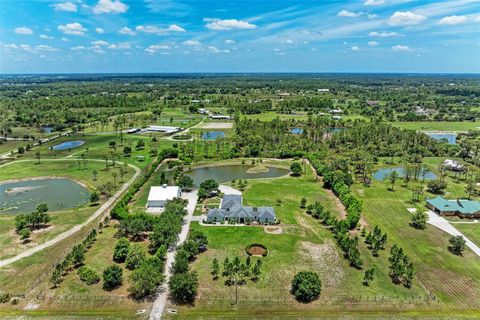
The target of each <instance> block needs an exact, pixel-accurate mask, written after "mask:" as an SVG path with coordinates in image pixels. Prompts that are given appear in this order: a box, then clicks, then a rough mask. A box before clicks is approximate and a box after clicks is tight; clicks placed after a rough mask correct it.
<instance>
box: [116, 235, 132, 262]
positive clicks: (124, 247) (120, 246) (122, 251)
mask: <svg viewBox="0 0 480 320" xmlns="http://www.w3.org/2000/svg"><path fill="white" fill-rule="evenodd" d="M129 252H130V242H129V241H128V239H127V238H120V239H118V241H117V244H116V245H115V249H114V250H113V261H115V262H125V259H126V258H127V255H128V253H129Z"/></svg>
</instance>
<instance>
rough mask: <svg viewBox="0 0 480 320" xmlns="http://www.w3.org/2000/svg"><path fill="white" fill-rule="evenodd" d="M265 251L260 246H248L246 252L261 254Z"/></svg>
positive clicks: (253, 254)
mask: <svg viewBox="0 0 480 320" xmlns="http://www.w3.org/2000/svg"><path fill="white" fill-rule="evenodd" d="M265 251H267V250H265V249H264V248H262V247H260V246H252V247H250V249H248V252H249V253H250V254H251V255H252V256H263V254H264V253H265Z"/></svg>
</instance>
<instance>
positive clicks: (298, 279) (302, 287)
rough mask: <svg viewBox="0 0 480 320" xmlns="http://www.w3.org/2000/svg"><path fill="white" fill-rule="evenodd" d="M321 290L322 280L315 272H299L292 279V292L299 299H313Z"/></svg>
mask: <svg viewBox="0 0 480 320" xmlns="http://www.w3.org/2000/svg"><path fill="white" fill-rule="evenodd" d="M321 290H322V282H321V281H320V277H319V276H318V274H317V273H315V272H308V271H302V272H299V273H297V274H296V275H295V277H294V278H293V280H292V294H293V295H294V296H295V298H296V299H297V300H299V301H302V302H310V301H313V300H315V299H317V298H318V296H319V295H320V292H321Z"/></svg>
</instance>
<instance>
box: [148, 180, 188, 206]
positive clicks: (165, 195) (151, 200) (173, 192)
mask: <svg viewBox="0 0 480 320" xmlns="http://www.w3.org/2000/svg"><path fill="white" fill-rule="evenodd" d="M181 195H182V190H181V189H180V187H177V186H167V185H166V184H164V185H162V186H153V187H151V188H150V193H149V194H148V200H147V207H148V208H163V207H164V206H165V203H166V202H167V201H168V200H173V199H175V198H180V196H181Z"/></svg>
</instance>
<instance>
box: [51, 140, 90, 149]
mask: <svg viewBox="0 0 480 320" xmlns="http://www.w3.org/2000/svg"><path fill="white" fill-rule="evenodd" d="M84 143H85V141H83V140H73V141H65V142H62V143H60V144H57V145H54V146H53V147H50V149H52V150H57V151H58V150H67V149H73V148H76V147H80V146H81V145H82V144H84Z"/></svg>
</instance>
